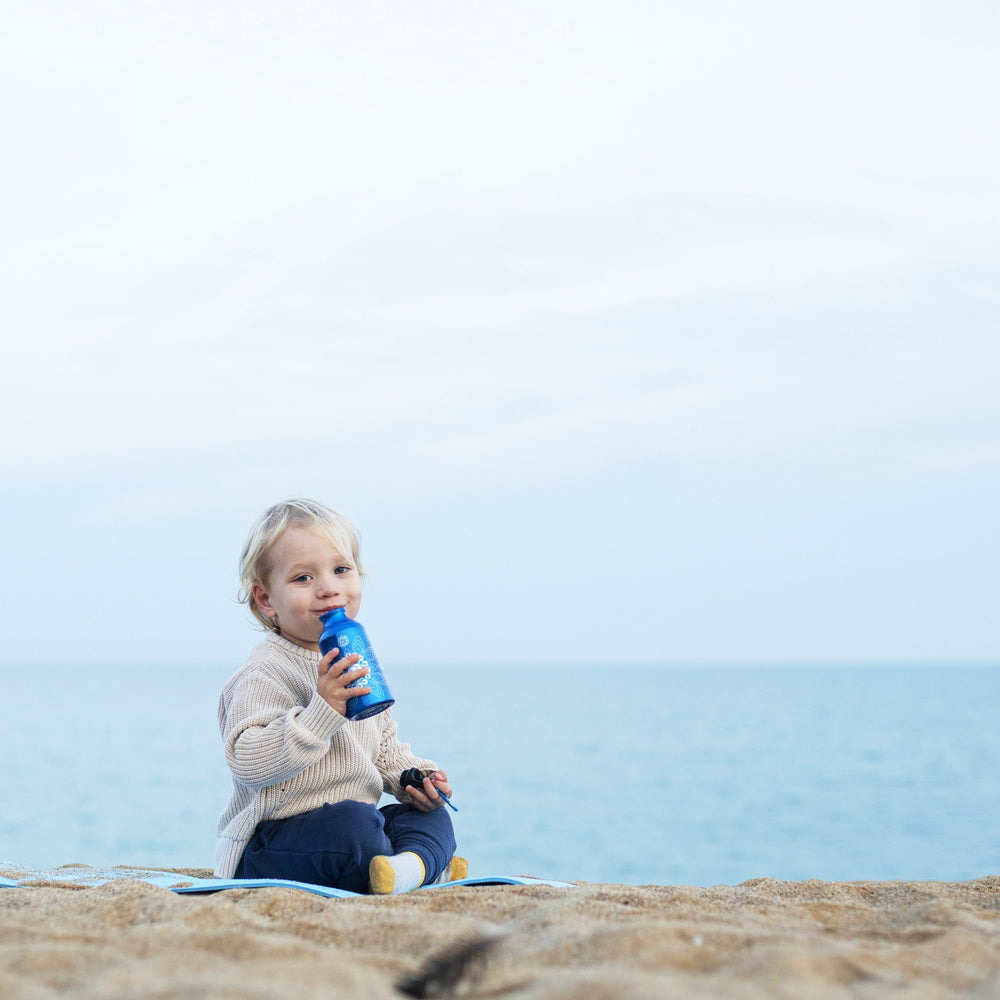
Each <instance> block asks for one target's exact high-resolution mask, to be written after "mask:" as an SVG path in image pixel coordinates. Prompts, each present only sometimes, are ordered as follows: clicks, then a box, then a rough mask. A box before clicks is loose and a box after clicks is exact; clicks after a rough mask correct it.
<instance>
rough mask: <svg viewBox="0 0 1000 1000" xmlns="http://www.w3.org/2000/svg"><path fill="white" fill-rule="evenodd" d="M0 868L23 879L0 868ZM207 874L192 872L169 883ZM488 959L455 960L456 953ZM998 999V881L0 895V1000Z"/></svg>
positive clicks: (23, 890)
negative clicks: (382, 893) (64, 999)
mask: <svg viewBox="0 0 1000 1000" xmlns="http://www.w3.org/2000/svg"><path fill="white" fill-rule="evenodd" d="M2 874H5V875H7V876H8V877H11V878H24V877H26V876H25V873H23V872H19V871H18V870H16V869H6V870H4V871H3V872H2ZM178 874H179V875H183V874H187V875H192V876H199V877H207V876H208V875H209V874H210V873H209V872H205V871H193V870H192V871H188V872H178ZM463 942H464V943H466V944H467V945H469V946H470V950H474V946H475V943H476V942H479V943H480V944H482V947H483V949H484V950H482V951H480V953H479V954H478V955H476V956H474V957H472V958H471V959H469V960H468V961H465V962H463V961H462V947H463V945H462V943H463ZM442 953H446V954H450V955H452V957H453V961H451V962H450V963H449V962H445V965H444V974H447V973H449V972H451V973H453V974H454V975H455V976H457V981H456V982H454V983H451V984H448V983H443V984H442V983H440V982H438V983H435V982H426V981H425V982H417V983H413V982H412V981H411V983H410V988H411V989H414V988H415V989H416V990H417V991H418V992H419V991H420V990H423V992H424V995H427V996H466V997H515V998H525V1000H527V998H539V1000H542V998H544V1000H556V998H560V1000H599V998H601V1000H607V998H612V997H614V998H618V997H621V998H629V1000H664V998H673V997H676V998H684V1000H690V998H697V997H713V998H714V997H719V998H734V1000H735V998H740V1000H744V998H768V1000H772V998H786V997H787V998H789V1000H793V998H794V1000H810V998H844V997H865V998H883V997H892V998H900V1000H909V998H917V997H920V998H944V997H975V998H981V1000H986V998H993V997H1000V877H997V876H991V877H987V878H982V879H979V880H976V881H972V882H962V883H945V882H820V881H807V882H779V881H775V880H772V879H754V880H751V881H748V882H744V883H742V884H741V885H737V886H715V887H711V888H692V887H686V886H643V887H636V886H625V885H602V884H592V883H583V884H580V885H578V886H575V887H573V888H570V889H559V888H554V887H550V886H488V887H464V886H463V887H450V888H444V889H434V890H428V891H422V892H414V893H409V894H406V895H402V896H396V897H390V898H374V897H362V898H358V899H325V898H323V897H320V896H316V895H313V894H310V893H306V892H303V891H300V890H295V889H287V888H267V889H233V890H228V891H225V892H220V893H215V894H210V895H179V894H177V893H173V892H171V891H170V890H169V889H165V888H160V887H157V886H153V885H149V884H147V883H143V882H136V881H130V880H126V879H122V880H117V879H116V880H115V881H112V882H109V883H107V884H105V885H102V886H97V887H92V888H79V887H69V886H68V885H60V884H59V883H58V882H57V881H53V880H51V879H47V880H40V881H38V882H34V883H32V884H30V885H29V886H27V887H19V888H9V889H0V997H2V998H4V1000H6V998H22V997H23V998H32V1000H34V998H39V1000H40V998H45V997H56V996H73V997H86V998H98V997H100V998H118V997H121V998H126V997H127V998H129V1000H133V998H136V997H155V998H174V997H177V998H180V997H186V998H190V997H206V998H215V997H220V998H230V997H232V998H237V997H238V998H241V1000H247V998H272V997H284V996H294V997H295V998H296V1000H305V998H313V997H315V998H320V997H358V998H366V1000H367V998H370V1000H380V998H386V1000H388V998H399V997H401V996H404V995H405V994H404V993H402V992H401V991H400V989H399V984H400V983H401V982H405V981H406V980H407V979H408V978H411V980H412V977H413V976H414V975H415V974H418V973H420V971H421V970H422V969H423V970H426V969H427V968H428V967H429V966H428V963H433V961H434V959H435V956H440V955H441V954H442Z"/></svg>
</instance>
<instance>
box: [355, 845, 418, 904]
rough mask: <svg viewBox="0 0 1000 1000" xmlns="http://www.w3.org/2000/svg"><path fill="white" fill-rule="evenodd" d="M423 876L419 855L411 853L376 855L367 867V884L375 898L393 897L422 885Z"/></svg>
mask: <svg viewBox="0 0 1000 1000" xmlns="http://www.w3.org/2000/svg"><path fill="white" fill-rule="evenodd" d="M425 874H426V872H425V871H424V863H423V861H421V860H420V855H419V854H414V853H413V852H412V851H404V852H403V853H402V854H394V855H392V857H389V856H388V855H386V854H378V855H376V856H375V857H374V858H372V859H371V862H370V863H369V865H368V884H369V886H370V888H371V891H372V892H373V893H374V894H375V895H377V896H390V895H391V896H395V895H397V894H398V893H401V892H409V891H410V890H411V889H416V888H417V887H418V886H420V885H423V881H424V875H425Z"/></svg>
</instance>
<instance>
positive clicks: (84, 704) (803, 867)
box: [0, 663, 1000, 886]
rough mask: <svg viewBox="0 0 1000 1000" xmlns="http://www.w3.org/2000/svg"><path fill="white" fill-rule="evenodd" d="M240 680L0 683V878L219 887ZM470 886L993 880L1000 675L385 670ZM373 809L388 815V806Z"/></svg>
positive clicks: (177, 675) (194, 672) (55, 675)
mask: <svg viewBox="0 0 1000 1000" xmlns="http://www.w3.org/2000/svg"><path fill="white" fill-rule="evenodd" d="M235 666H238V664H227V665H222V664H194V663H192V664H186V665H185V664H180V665H178V664H169V665H167V664H165V665H160V666H157V665H148V664H146V665H136V666H128V665H123V664H108V665H101V664H70V663H53V664H38V663H34V664H24V665H18V664H15V663H7V664H4V665H0V692H2V702H0V703H2V705H3V723H2V726H0V809H2V817H0V818H2V822H0V866H15V867H17V866H20V867H32V868H51V867H55V866H58V865H64V864H71V863H72V864H89V865H97V866H110V865H130V866H140V867H148V868H154V867H155V868H210V867H211V865H212V855H213V848H214V840H215V828H216V822H217V819H218V816H219V813H220V812H221V810H222V808H223V806H224V804H225V801H226V798H227V794H228V787H229V778H228V773H227V770H226V767H225V762H224V760H223V757H222V747H221V742H220V739H219V735H218V731H217V727H216V705H217V701H218V693H219V691H220V689H221V687H222V684H223V683H224V681H225V680H226V677H227V676H228V675H229V673H230V672H231V670H232V669H233V668H234V667H235ZM387 675H388V679H389V682H390V684H391V686H392V688H393V692H394V694H395V696H396V699H397V704H396V707H395V709H394V716H395V719H396V722H397V724H398V727H399V734H400V737H401V738H402V739H403V740H404V741H406V742H408V743H410V744H412V746H413V749H414V751H415V752H417V753H419V754H420V755H423V756H427V757H431V758H433V759H435V760H436V761H437V762H438V764H439V765H440V766H441V767H443V768H444V769H445V770H446V771H447V772H448V775H449V778H450V779H451V782H452V785H453V788H454V796H453V802H454V804H455V805H456V806H457V807H458V812H457V813H455V814H453V820H454V824H455V828H456V833H457V839H458V844H459V853H460V854H462V855H463V856H464V857H466V858H468V860H469V868H470V874H472V875H531V876H535V877H539V878H545V879H556V880H565V881H588V882H615V883H626V884H631V885H646V884H656V885H681V884H687V885H698V886H707V885H716V884H737V883H740V882H743V881H746V880H749V879H756V878H763V877H768V878H775V879H782V880H795V881H797V880H802V879H824V880H837V881H841V880H847V881H853V880H869V879H876V880H887V879H904V880H924V879H931V880H945V881H964V880H969V879H975V878H979V877H982V876H985V875H991V874H992V875H996V874H998V873H1000V794H998V792H1000V778H998V773H1000V772H998V764H1000V724H998V708H1000V667H996V666H961V665H956V666H950V667H949V666H910V667H908V666H893V667H887V666H872V667H861V666H844V667H837V666H800V667H795V666H782V667H777V666H770V667H769V666H759V665H755V666H732V667H721V666H699V667H694V666H692V667H678V666H654V665H635V666H628V665H622V664H615V665H605V666H575V667H568V666H551V665H545V664H537V665H533V666H509V667H508V666H504V667H496V666H469V667H460V666H442V667H430V666H421V667H400V668H393V669H391V670H389V669H387ZM386 801H389V800H388V799H387V800H386Z"/></svg>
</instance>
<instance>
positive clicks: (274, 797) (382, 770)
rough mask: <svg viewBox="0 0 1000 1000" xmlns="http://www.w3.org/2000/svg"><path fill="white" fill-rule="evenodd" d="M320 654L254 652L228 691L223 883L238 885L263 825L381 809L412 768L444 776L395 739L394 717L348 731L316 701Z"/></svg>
mask: <svg viewBox="0 0 1000 1000" xmlns="http://www.w3.org/2000/svg"><path fill="white" fill-rule="evenodd" d="M320 659H321V657H320V654H319V653H317V652H313V651H311V650H308V649H303V648H302V647H301V646H297V645H295V643H292V642H289V641H288V640H287V639H283V638H282V637H281V636H280V635H277V634H276V633H273V632H272V633H268V635H267V638H266V639H265V640H264V641H263V642H262V643H260V644H259V645H257V646H255V647H254V648H253V649H252V650H251V651H250V655H249V657H248V658H247V661H246V663H244V664H243V666H242V667H241V668H240V669H239V670H238V671H237V672H236V673H235V674H233V676H232V677H231V678H230V679H229V680H228V681H227V682H226V686H225V687H224V688H223V689H222V696H221V698H220V699H219V729H220V731H221V733H222V740H223V743H224V744H225V751H226V762H227V763H228V764H229V770H230V772H231V773H232V779H233V784H232V791H231V793H230V796H229V804H228V805H227V806H226V808H225V811H224V812H223V813H222V816H221V818H220V819H219V829H218V840H217V841H216V848H215V876H216V878H231V877H232V875H233V872H234V871H236V866H237V865H238V864H239V861H240V858H241V857H242V856H243V850H244V848H245V847H246V845H247V843H248V842H249V840H250V838H251V837H252V836H253V832H254V829H255V828H256V826H257V824H258V823H260V822H261V821H262V820H266V819H285V818H287V817H289V816H297V815H298V814H299V813H304V812H309V811H310V810H311V809H316V808H318V807H319V806H321V805H323V804H324V803H325V802H342V801H344V800H346V799H354V800H355V801H358V802H368V803H370V804H372V805H377V804H378V801H379V798H380V796H381V794H382V792H383V791H386V792H389V793H390V794H391V795H395V796H396V798H398V799H399V800H400V801H401V802H406V801H409V799H408V797H407V795H406V793H405V792H403V791H402V789H401V788H400V785H399V776H400V774H401V773H402V772H403V771H404V770H406V768H408V767H421V768H430V769H434V768H436V766H437V765H436V764H435V763H434V762H433V761H430V760H424V759H422V758H420V757H415V756H413V754H412V753H411V752H410V748H409V746H408V745H407V744H405V743H400V742H399V741H398V740H397V739H396V724H395V722H393V721H392V709H389V710H388V711H386V712H382V713H381V714H379V715H375V716H373V717H372V718H370V719H363V720H361V721H360V722H349V721H348V720H347V719H345V718H344V717H343V716H342V715H341V714H340V713H339V712H337V711H336V710H335V709H333V708H331V707H330V706H329V705H328V704H327V703H326V702H325V701H324V700H323V699H322V698H321V697H320V696H319V694H317V692H316V681H317V679H318V678H319V661H320Z"/></svg>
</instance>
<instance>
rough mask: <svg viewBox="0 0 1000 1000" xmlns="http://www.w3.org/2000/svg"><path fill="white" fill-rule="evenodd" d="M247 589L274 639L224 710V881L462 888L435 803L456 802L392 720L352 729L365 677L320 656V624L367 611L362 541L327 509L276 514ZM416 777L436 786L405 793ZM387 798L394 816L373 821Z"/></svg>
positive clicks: (246, 669)
mask: <svg viewBox="0 0 1000 1000" xmlns="http://www.w3.org/2000/svg"><path fill="white" fill-rule="evenodd" d="M240 576H241V581H242V590H241V594H240V599H241V600H242V601H244V602H245V603H247V604H248V605H249V607H250V611H251V612H252V613H253V615H254V616H255V617H256V618H257V619H258V621H260V623H261V624H262V625H263V627H264V628H265V629H266V630H267V635H266V637H265V638H264V641H263V642H261V643H260V644H259V645H257V646H255V647H254V648H253V649H252V650H251V651H250V655H249V657H248V658H247V660H246V662H245V663H244V664H243V666H242V667H241V668H240V669H239V670H238V671H237V672H236V673H235V674H234V675H233V676H232V677H231V678H230V679H229V681H227V683H226V685H225V687H224V688H223V691H222V697H221V698H220V700H219V728H220V730H221V732H222V739H223V742H224V744H225V752H226V762H227V763H228V765H229V769H230V771H231V773H232V791H231V793H230V797H229V804H228V805H227V806H226V808H225V811H224V812H223V814H222V817H221V818H220V820H219V829H218V841H217V846H216V852H215V875H216V877H217V878H231V877H234V876H235V877H236V878H281V879H291V880H293V881H297V882H311V883H315V884H320V885H328V886H333V887H335V888H338V889H348V890H350V891H352V892H373V893H397V892H406V891H408V890H410V889H415V888H417V887H418V886H420V885H424V884H428V883H430V882H434V881H438V880H440V881H444V880H446V879H447V878H449V877H451V875H452V874H454V875H456V876H457V877H461V875H463V874H464V872H455V873H451V872H450V866H451V861H452V855H453V853H454V850H455V837H454V833H453V831H452V826H451V818H450V817H449V815H448V812H447V810H445V809H442V808H441V807H442V806H443V805H444V801H443V799H442V798H441V797H440V796H439V795H438V792H437V790H438V788H440V789H441V791H442V792H443V793H444V794H445V795H448V796H450V795H451V792H452V789H451V784H450V783H449V781H448V776H447V774H446V773H445V772H444V771H442V770H440V769H439V768H438V767H437V765H436V764H435V763H434V762H433V761H430V760H424V759H422V758H420V757H416V756H414V755H413V754H412V753H411V752H410V748H409V746H408V745H407V744H405V743H400V742H399V740H398V739H397V737H396V724H395V723H394V722H393V721H392V709H389V710H387V711H385V712H382V713H380V714H379V715H375V716H372V717H371V718H368V719H363V720H360V721H353V722H349V721H348V720H347V718H346V711H347V703H348V700H349V699H351V698H355V697H358V696H359V695H363V694H367V693H368V692H369V690H370V689H369V688H367V687H356V688H348V684H350V683H351V682H352V681H355V680H357V679H358V678H359V677H364V676H365V675H366V674H367V672H368V671H367V668H362V667H358V665H357V664H358V661H359V660H360V656H359V655H358V654H357V653H355V654H352V655H351V656H348V657H345V658H343V659H337V657H338V656H339V650H337V649H333V650H331V651H330V652H329V653H327V655H326V656H321V654H320V651H319V637H320V634H321V632H322V631H323V625H322V622H320V615H322V614H323V613H325V612H327V611H329V610H330V609H331V608H336V607H343V608H344V609H345V611H346V612H347V615H348V616H349V617H351V618H354V617H356V616H357V613H358V607H359V605H360V604H361V584H362V579H363V576H364V571H363V569H362V567H361V560H360V552H359V542H358V535H357V532H356V531H355V530H354V528H353V527H352V526H351V524H350V523H349V522H348V521H347V520H346V519H345V518H343V517H342V516H341V515H339V514H337V513H335V512H334V511H332V510H330V509H328V508H327V507H324V506H323V505H322V504H318V503H315V502H313V501H310V500H287V501H285V502H283V503H279V504H276V505H275V506H273V507H271V508H269V509H268V510H266V511H265V512H264V513H263V514H262V515H261V516H260V517H259V518H258V519H257V521H256V523H255V524H254V525H253V527H252V528H251V530H250V534H249V536H248V538H247V541H246V545H245V546H244V547H243V554H242V556H241V558H240ZM410 767H417V768H420V769H421V770H423V771H424V772H425V773H427V774H429V776H428V777H426V778H424V781H423V783H422V785H421V786H419V787H418V786H414V785H410V786H407V787H406V788H403V787H401V786H400V783H399V781H400V775H401V774H402V772H403V771H405V770H406V769H407V768H410ZM383 791H385V792H388V793H390V794H391V795H393V796H395V797H396V799H397V800H398V804H393V805H388V806H384V807H383V808H381V809H379V808H377V804H378V801H379V798H380V796H381V794H382V792H383ZM454 860H455V862H456V864H459V863H462V861H461V859H458V858H456V859H454ZM462 864H463V867H464V863H462Z"/></svg>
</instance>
